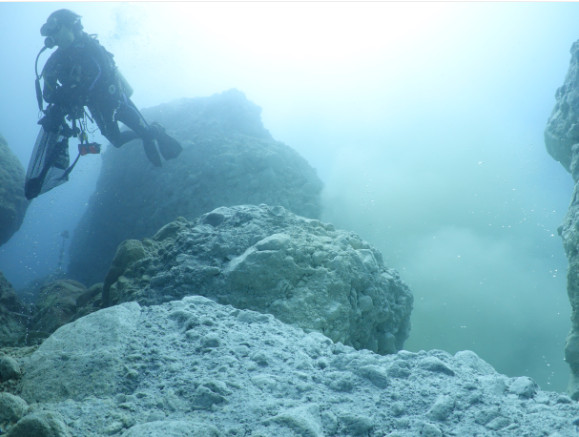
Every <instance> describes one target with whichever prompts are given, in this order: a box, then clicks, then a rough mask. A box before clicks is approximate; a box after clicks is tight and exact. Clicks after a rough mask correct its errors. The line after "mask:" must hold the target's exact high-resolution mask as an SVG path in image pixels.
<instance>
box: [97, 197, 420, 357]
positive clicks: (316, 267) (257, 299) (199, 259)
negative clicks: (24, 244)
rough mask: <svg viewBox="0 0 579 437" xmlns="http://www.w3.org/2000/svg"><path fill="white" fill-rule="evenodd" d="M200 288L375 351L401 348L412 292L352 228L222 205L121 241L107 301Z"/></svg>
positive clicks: (155, 298)
mask: <svg viewBox="0 0 579 437" xmlns="http://www.w3.org/2000/svg"><path fill="white" fill-rule="evenodd" d="M189 294H201V295H204V296H207V297H210V298H212V299H215V300H217V301H218V302H220V303H226V304H231V305H233V306H235V307H237V308H242V309H245V308H248V309H252V310H254V311H259V312H262V313H269V314H273V315H274V316H275V317H277V318H278V319H280V320H281V321H283V322H286V323H290V324H293V325H296V326H299V327H301V328H303V329H306V330H313V331H318V332H321V333H323V334H325V335H327V336H328V337H330V338H332V339H333V340H334V341H341V342H342V343H344V344H347V345H351V346H353V347H355V348H358V349H360V348H366V349H370V350H373V351H376V352H378V353H392V352H395V351H396V350H398V349H401V348H402V345H403V343H404V340H406V338H407V337H408V334H409V331H410V313H411V310H412V294H411V292H410V290H409V289H408V287H407V286H406V285H405V284H404V283H403V282H402V281H401V280H400V278H399V276H398V273H397V272H396V271H395V270H393V269H389V268H387V267H385V266H384V263H383V260H382V255H381V253H380V252H379V251H378V250H377V249H375V248H374V247H372V246H371V245H370V244H368V243H367V242H365V241H363V240H362V239H360V237H359V236H357V235H356V234H354V233H352V232H347V231H342V230H337V229H334V227H333V226H332V225H330V224H327V223H322V222H320V221H319V220H315V219H308V218H305V217H300V216H297V215H295V214H293V213H291V212H290V211H288V210H286V209H285V208H283V207H270V206H267V205H261V206H253V205H244V206H236V207H230V208H227V207H221V208H217V209H215V210H214V211H212V212H210V213H208V214H205V215H203V216H201V217H200V218H198V219H197V220H196V221H194V222H189V221H187V220H185V219H181V220H177V221H175V222H172V223H170V224H168V225H166V226H164V227H163V228H162V229H160V230H159V231H158V232H157V234H156V235H155V236H154V237H153V238H152V239H146V240H143V241H138V240H127V241H125V242H124V243H123V244H121V245H120V246H119V249H118V251H117V254H116V257H115V258H114V260H113V264H112V268H111V270H110V272H109V274H108V276H107V278H106V281H105V284H104V299H103V300H104V301H105V302H106V303H107V304H117V303H120V302H128V301H136V302H139V303H141V304H144V305H154V304H159V303H162V302H167V301H169V300H174V299H179V298H181V297H183V296H186V295H189Z"/></svg>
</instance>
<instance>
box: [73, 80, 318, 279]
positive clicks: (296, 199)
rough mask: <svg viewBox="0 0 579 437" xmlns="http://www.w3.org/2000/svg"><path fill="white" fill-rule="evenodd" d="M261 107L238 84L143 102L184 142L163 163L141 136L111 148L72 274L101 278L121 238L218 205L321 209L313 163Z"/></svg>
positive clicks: (314, 213)
mask: <svg viewBox="0 0 579 437" xmlns="http://www.w3.org/2000/svg"><path fill="white" fill-rule="evenodd" d="M260 111H261V110H260V108H259V107H258V106H256V105H255V104H253V103H251V102H249V101H248V100H247V99H246V98H245V96H244V95H243V94H242V93H241V92H239V91H235V90H232V91H228V92H225V93H222V94H219V95H215V96H212V97H208V98H198V99H183V100H179V101H176V102H173V103H169V104H164V105H161V106H158V107H155V108H150V109H148V110H144V111H143V114H144V115H145V117H146V118H147V119H148V120H150V121H158V122H160V123H162V124H163V125H164V126H165V127H166V129H167V131H168V133H170V134H171V135H173V136H174V137H175V138H177V139H178V140H180V141H181V143H182V145H183V147H184V150H183V152H182V153H181V155H180V156H179V157H178V158H177V159H175V160H171V161H165V162H164V163H163V167H162V168H160V169H159V168H154V167H152V166H151V164H150V163H149V162H148V161H147V159H146V157H145V154H144V152H143V148H142V145H141V143H140V141H134V142H132V143H129V144H127V145H125V146H123V147H122V148H121V149H114V148H112V147H109V148H108V149H107V151H106V152H105V153H104V155H103V165H102V170H101V175H100V179H99V181H98V184H97V188H96V192H95V193H94V195H93V196H92V198H91V200H90V202H89V205H88V209H87V211H86V213H85V215H84V217H83V218H82V220H81V222H80V225H79V226H78V228H77V229H76V230H75V232H74V235H73V238H72V241H71V248H70V252H71V262H70V265H69V268H68V271H69V274H70V275H71V276H72V277H73V278H75V279H77V280H80V281H81V282H83V283H85V284H87V285H90V284H92V283H95V282H102V280H103V278H104V276H105V274H106V272H107V270H108V268H109V265H110V262H111V260H112V258H113V256H114V253H115V250H116V248H117V246H118V245H119V244H120V243H121V242H122V241H124V240H126V239H129V238H138V239H140V238H144V237H147V236H150V235H152V234H153V233H154V232H156V231H157V230H158V229H159V228H160V227H161V226H163V225H165V224H166V223H169V222H170V221H173V220H175V219H176V218H177V217H178V216H183V217H186V218H189V219H193V218H195V217H198V216H199V215H201V214H204V213H206V212H209V211H211V210H213V209H215V208H217V207H219V206H231V205H237V204H245V203H251V204H260V203H268V204H273V205H282V206H284V207H286V208H288V209H290V210H291V211H293V212H295V213H297V214H300V215H304V216H307V217H313V218H316V217H319V216H320V211H321V200H320V192H321V189H322V183H321V181H320V180H319V178H318V177H317V175H316V172H315V170H314V169H313V168H312V167H311V166H310V165H309V164H308V163H307V162H306V161H305V160H304V159H303V158H302V157H301V156H300V155H298V153H297V152H295V151H294V150H293V149H291V148H290V147H288V146H286V145H285V144H282V143H280V142H278V141H275V140H274V139H273V138H272V137H271V135H270V134H269V132H268V131H267V130H266V129H264V127H263V125H262V122H261V118H260Z"/></svg>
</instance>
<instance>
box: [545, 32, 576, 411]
mask: <svg viewBox="0 0 579 437" xmlns="http://www.w3.org/2000/svg"><path fill="white" fill-rule="evenodd" d="M555 98H556V100H557V103H556V104H555V108H554V109H553V112H552V114H551V117H550V118H549V120H548V122H547V127H546V129H545V144H546V146H547V150H548V151H549V153H550V154H551V156H553V158H555V159H556V160H557V161H559V162H561V164H562V165H563V166H564V167H565V169H567V171H569V172H570V173H571V175H572V177H573V180H574V181H575V188H574V192H573V197H572V199H571V204H570V205H569V210H568V211H567V215H566V216H565V218H564V220H563V224H562V225H561V226H560V227H559V229H558V231H559V235H560V236H561V238H562V240H563V247H564V248H565V253H566V254H567V259H568V260H569V267H568V270H567V294H568V296H569V301H570V303H571V331H570V332H569V335H568V336H567V342H566V345H565V361H567V363H568V364H569V366H570V368H571V380H570V383H569V387H568V391H569V393H570V394H571V396H572V397H573V399H576V400H577V399H579V184H578V183H577V182H578V181H579V41H576V42H575V43H574V44H573V45H572V47H571V61H570V65H569V70H568V72H567V76H566V77H565V82H564V84H563V86H561V87H560V88H559V89H558V90H557V92H556V95H555Z"/></svg>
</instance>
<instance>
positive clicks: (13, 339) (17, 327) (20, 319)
mask: <svg viewBox="0 0 579 437" xmlns="http://www.w3.org/2000/svg"><path fill="white" fill-rule="evenodd" d="M26 325H27V314H26V313H25V311H24V306H23V305H22V304H21V302H20V301H19V299H18V297H17V296H16V293H14V290H13V289H12V286H11V285H10V283H9V282H8V281H7V280H6V278H5V277H4V275H3V274H2V272H0V347H5V346H17V345H20V344H23V342H24V337H25V334H26Z"/></svg>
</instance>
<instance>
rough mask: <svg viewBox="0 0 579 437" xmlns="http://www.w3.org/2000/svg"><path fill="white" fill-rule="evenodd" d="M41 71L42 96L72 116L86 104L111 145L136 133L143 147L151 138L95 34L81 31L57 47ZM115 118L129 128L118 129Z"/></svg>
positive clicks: (143, 120) (109, 56)
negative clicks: (125, 129) (42, 79)
mask: <svg viewBox="0 0 579 437" xmlns="http://www.w3.org/2000/svg"><path fill="white" fill-rule="evenodd" d="M42 74H43V77H44V90H43V97H44V99H45V100H46V101H47V102H48V103H52V104H54V105H55V106H56V107H58V108H59V110H60V111H63V112H64V113H65V114H68V115H70V116H72V117H73V118H77V116H78V117H80V116H82V112H83V107H84V106H86V107H88V109H89V111H90V114H91V116H92V117H93V118H94V120H95V122H96V123H97V125H98V127H99V129H100V131H101V133H102V134H103V135H104V136H105V137H106V138H107V139H108V140H109V141H110V142H111V143H112V144H113V145H114V146H116V147H120V146H121V145H123V144H125V143H126V142H128V141H130V140H133V139H135V138H137V137H140V138H142V140H143V143H145V148H147V145H148V144H147V143H151V144H152V143H153V142H154V139H155V138H154V136H155V133H154V130H152V129H151V127H150V126H149V124H148V123H147V122H146V120H145V119H144V118H143V116H142V115H141V113H140V112H139V110H138V109H137V107H136V106H135V104H134V103H133V102H132V101H131V99H130V98H129V96H128V95H127V90H125V89H124V87H123V84H122V81H121V80H119V75H118V72H117V68H116V65H115V62H114V59H113V55H112V54H111V53H109V52H108V51H107V50H106V49H105V48H104V47H103V46H102V45H100V43H99V42H98V40H97V39H96V38H95V37H93V36H90V35H88V34H87V33H85V32H82V33H81V34H80V35H78V36H77V37H76V39H75V40H74V41H73V43H72V44H71V45H70V46H69V47H66V48H60V47H59V48H58V49H57V50H56V52H54V53H53V54H52V55H51V56H50V58H49V59H48V61H47V62H46V65H45V67H44V69H43V73H42ZM49 118H50V117H49ZM55 118H57V117H55ZM117 121H121V122H122V123H124V124H125V125H126V126H128V127H129V128H130V129H131V130H132V131H125V132H121V131H120V130H119V126H118V124H117ZM45 127H46V126H45Z"/></svg>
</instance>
